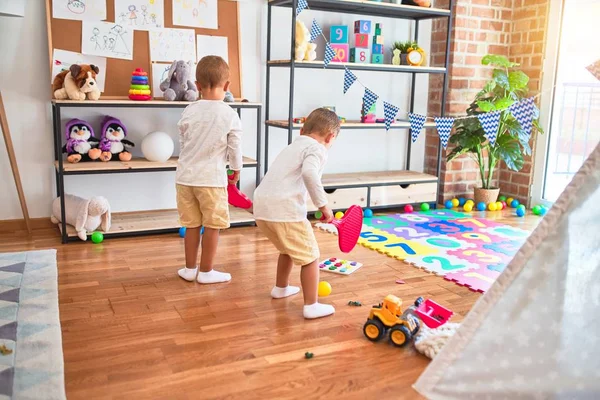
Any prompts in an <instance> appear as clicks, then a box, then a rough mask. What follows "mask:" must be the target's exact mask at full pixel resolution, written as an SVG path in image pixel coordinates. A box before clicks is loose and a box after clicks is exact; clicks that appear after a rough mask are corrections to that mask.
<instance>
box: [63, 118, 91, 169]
mask: <svg viewBox="0 0 600 400" xmlns="http://www.w3.org/2000/svg"><path fill="white" fill-rule="evenodd" d="M65 136H66V139H67V142H66V143H65V145H64V146H63V148H62V152H63V153H67V161H68V162H70V163H77V162H79V161H90V160H96V159H98V157H99V156H100V150H98V149H96V148H94V147H93V146H95V145H96V143H98V139H96V137H95V136H94V129H92V126H91V125H90V124H89V123H87V122H86V121H83V120H81V119H72V120H70V121H69V122H67V125H66V126H65Z"/></svg>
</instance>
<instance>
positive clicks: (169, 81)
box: [160, 60, 198, 101]
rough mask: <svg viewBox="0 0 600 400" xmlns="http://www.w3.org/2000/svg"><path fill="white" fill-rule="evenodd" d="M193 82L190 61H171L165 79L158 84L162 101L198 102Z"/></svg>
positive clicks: (192, 66) (192, 70) (192, 68)
mask: <svg viewBox="0 0 600 400" xmlns="http://www.w3.org/2000/svg"><path fill="white" fill-rule="evenodd" d="M194 80H195V79H194V64H193V63H192V62H191V61H189V62H185V61H183V60H175V61H173V63H172V64H171V67H170V68H169V72H168V74H167V77H166V78H165V80H164V81H162V82H161V83H160V90H161V91H162V92H163V97H164V99H165V100H167V101H196V100H198V88H197V87H196V84H195V83H194Z"/></svg>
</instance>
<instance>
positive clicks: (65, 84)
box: [52, 64, 100, 100]
mask: <svg viewBox="0 0 600 400" xmlns="http://www.w3.org/2000/svg"><path fill="white" fill-rule="evenodd" d="M99 72H100V69H99V68H98V67H97V66H95V65H94V64H89V65H88V64H81V65H79V64H73V65H71V67H70V68H69V70H67V71H62V72H61V73H59V74H58V75H56V76H55V77H54V81H53V82H52V90H53V92H54V98H55V99H57V100H66V99H70V100H85V99H88V100H98V99H99V98H100V89H99V88H98V84H97V83H96V74H98V73H99Z"/></svg>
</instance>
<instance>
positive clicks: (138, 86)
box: [129, 68, 152, 101]
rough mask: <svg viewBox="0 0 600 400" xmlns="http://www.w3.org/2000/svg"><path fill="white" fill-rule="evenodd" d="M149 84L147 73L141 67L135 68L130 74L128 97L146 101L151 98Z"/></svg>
mask: <svg viewBox="0 0 600 400" xmlns="http://www.w3.org/2000/svg"><path fill="white" fill-rule="evenodd" d="M151 93H152V92H151V91H150V85H149V84H148V73H147V72H144V70H143V69H142V68H136V69H135V71H133V73H132V74H131V85H130V86H129V99H131V100H138V101H146V100H150V99H151V98H152V96H151Z"/></svg>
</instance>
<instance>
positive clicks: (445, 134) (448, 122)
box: [433, 117, 454, 150]
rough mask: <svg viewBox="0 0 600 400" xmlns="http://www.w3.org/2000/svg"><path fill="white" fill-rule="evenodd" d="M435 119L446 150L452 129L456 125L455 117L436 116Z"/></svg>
mask: <svg viewBox="0 0 600 400" xmlns="http://www.w3.org/2000/svg"><path fill="white" fill-rule="evenodd" d="M433 120H434V121H435V126H436V128H437V131H438V135H439V136H440V140H441V141H442V146H443V147H444V150H446V148H447V147H448V139H450V131H451V130H452V125H454V118H452V117H435V118H434V119H433Z"/></svg>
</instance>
